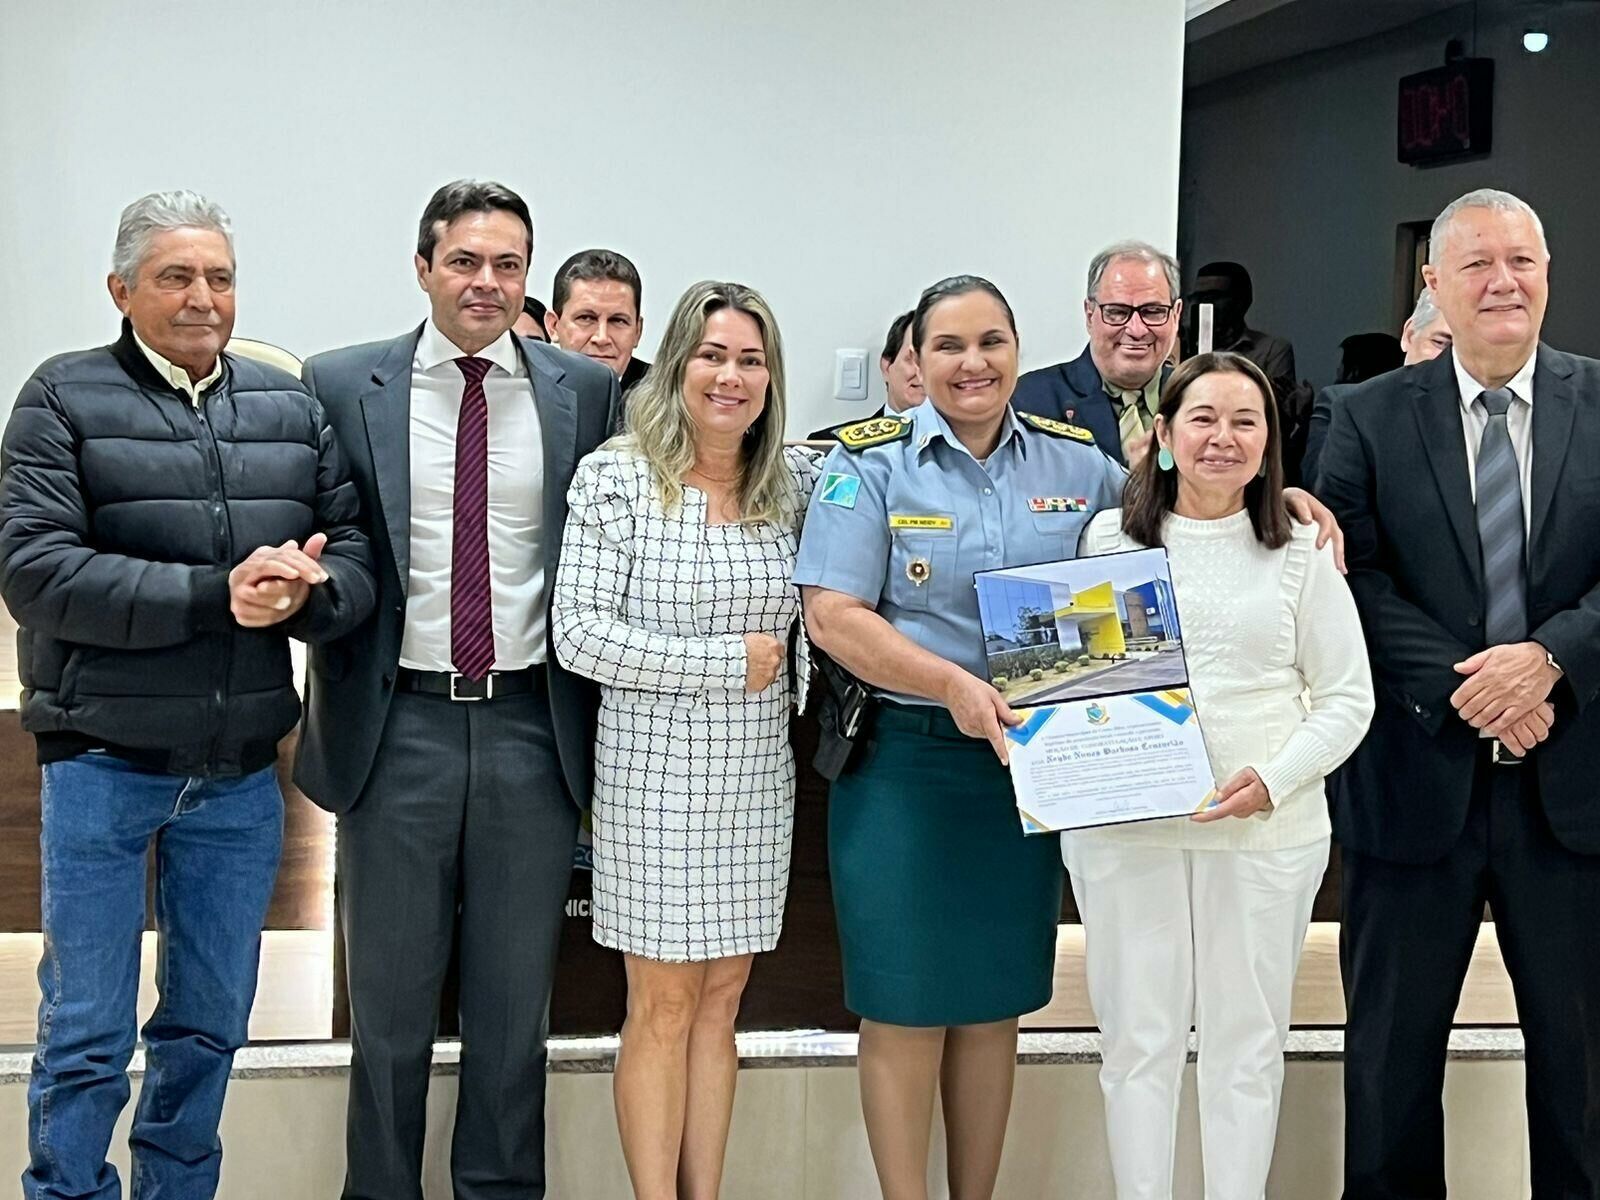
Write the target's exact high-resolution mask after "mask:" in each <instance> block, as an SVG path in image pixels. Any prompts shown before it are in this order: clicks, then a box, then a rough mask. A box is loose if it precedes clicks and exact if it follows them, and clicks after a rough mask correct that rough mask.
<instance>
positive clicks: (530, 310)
mask: <svg viewBox="0 0 1600 1200" xmlns="http://www.w3.org/2000/svg"><path fill="white" fill-rule="evenodd" d="M548 311H549V309H547V308H545V306H544V301H543V300H539V299H537V298H536V297H533V296H524V297H523V298H522V315H521V316H520V317H518V318H517V320H516V323H515V324H513V325H512V326H511V332H512V333H514V334H516V335H517V336H518V337H525V338H532V339H533V340H534V341H536V342H549V340H550V338H549V337H548V336H547V335H546V334H545V331H544V314H545V313H547V312H548Z"/></svg>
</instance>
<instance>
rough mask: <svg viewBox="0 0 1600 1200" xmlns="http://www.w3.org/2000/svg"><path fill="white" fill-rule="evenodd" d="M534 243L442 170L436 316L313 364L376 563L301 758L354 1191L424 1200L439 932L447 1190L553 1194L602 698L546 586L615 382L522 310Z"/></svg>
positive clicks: (319, 674)
mask: <svg viewBox="0 0 1600 1200" xmlns="http://www.w3.org/2000/svg"><path fill="white" fill-rule="evenodd" d="M532 256H533V225H532V220H531V218H530V217H529V215H528V206H527V205H526V204H524V203H523V201H522V199H521V197H519V196H518V195H517V194H516V193H515V192H513V191H511V190H510V189H509V188H506V187H503V186H502V185H500V184H497V183H481V182H476V181H472V180H461V181H458V182H456V183H451V184H446V185H445V186H444V187H442V188H440V189H439V190H438V191H437V192H436V193H434V196H433V198H432V199H431V200H430V201H429V202H428V206H427V208H426V209H425V210H424V212H423V214H422V222H421V227H420V229H419V232H418V237H417V253H416V259H415V265H416V272H417V282H418V284H419V285H420V286H421V288H422V290H423V291H424V292H425V293H426V294H427V296H428V300H429V303H430V306H431V308H432V312H431V315H430V316H429V319H428V320H427V321H425V322H423V324H422V325H421V326H420V327H419V328H417V329H413V330H410V331H408V332H406V333H404V334H401V335H400V336H399V337H397V338H393V339H391V340H389V341H384V342H373V343H370V344H368V345H365V346H353V347H350V348H348V349H344V350H334V351H331V352H330V353H327V354H320V355H317V356H316V357H314V358H312V359H311V360H310V361H308V362H307V363H306V365H305V381H306V383H307V384H308V385H309V386H310V388H311V390H312V392H313V393H314V394H315V395H316V397H317V398H318V399H319V400H320V401H321V402H322V404H323V406H324V407H325V408H326V409H327V412H328V418H329V421H330V422H331V423H332V425H333V428H334V430H335V432H336V433H337V434H338V436H339V440H340V442H341V443H342V444H343V446H344V450H345V453H346V454H347V455H348V456H349V458H350V460H351V469H352V473H353V474H354V476H355V480H356V485H357V487H358V488H359V489H360V492H361V501H362V509H363V513H364V515H365V517H366V518H367V519H368V521H369V528H370V533H371V536H372V541H373V551H374V555H375V557H376V559H377V574H378V583H379V594H378V604H377V608H376V610H375V612H374V615H373V617H372V619H371V620H369V621H367V622H366V623H365V624H363V625H362V626H360V627H359V628H358V629H357V630H356V631H355V632H354V633H352V634H350V635H349V636H348V637H345V638H343V639H341V640H340V641H338V642H336V643H334V644H332V645H329V646H327V647H325V648H324V649H323V650H322V651H321V652H319V653H317V654H315V655H313V656H312V659H311V664H310V671H309V673H308V680H307V686H308V691H307V699H306V720H305V726H304V729H303V731H302V734H301V739H300V755H299V760H298V762H297V763H296V764H295V779H296V782H298V783H299V785H300V787H301V788H302V789H303V790H304V791H305V793H306V794H307V795H308V796H310V797H311V798H312V799H313V800H315V801H316V802H317V803H318V804H320V805H321V806H322V807H323V808H326V809H328V810H329V811H331V812H334V813H337V814H338V816H339V838H338V882H339V886H338V899H339V915H340V920H341V923H342V925H343V929H344V937H345V946H346V955H345V963H346V970H347V973H348V978H349V988H350V1018H351V1066H350V1102H349V1116H348V1125H347V1130H346V1157H347V1163H348V1166H347V1173H346V1175H345V1185H344V1198H345V1200H422V1185H421V1173H422V1147H423V1134H424V1131H425V1128H426V1124H427V1121H426V1116H427V1111H426V1110H427V1095H428V1081H429V1073H430V1068H431V1066H432V1050H433V1038H434V1032H435V1030H436V1028H437V1025H438V1013H439V995H440V989H441V985H442V983H443V981H444V976H445V971H446V968H447V966H448V964H449V961H450V953H451V949H452V945H455V946H456V948H457V949H458V950H459V953H460V961H461V990H460V1015H461V1074H460V1085H459V1098H458V1101H457V1104H456V1120H455V1136H454V1141H453V1145H452V1148H451V1165H450V1169H451V1176H452V1181H453V1194H454V1197H455V1200H505V1198H508V1197H517V1198H518V1200H536V1198H539V1197H543V1196H544V1194H545V1170H544V1086H545V1051H544V1043H545V1033H546V1029H547V1019H546V1007H547V1005H548V1001H549V998H550V983H551V977H552V975H553V973H554V970H555V961H556V946H557V943H558V940H559V933H560V927H561V919H562V915H563V909H564V905H565V900H566V895H567V885H568V881H569V879H570V876H571V872H572V849H573V843H574V841H575V840H576V837H577V830H578V815H579V812H580V810H581V809H582V808H583V807H585V806H586V805H587V804H588V801H589V782H590V772H591V753H592V750H591V748H592V746H593V744H594V717H595V712H596V709H597V707H598V695H597V693H596V689H595V687H594V685H593V684H591V683H589V682H588V681H587V680H584V679H580V678H578V677H576V676H573V675H569V674H568V673H567V672H566V671H564V670H562V669H561V666H560V664H559V663H557V661H556V659H555V656H554V655H553V654H552V653H551V652H550V642H549V628H548V619H547V614H548V611H549V590H550V587H551V584H552V582H553V581H554V579H555V575H556V566H557V560H558V557H559V555H560V551H561V535H562V530H563V527H564V526H565V524H566V515H567V506H566V495H567V485H568V483H570V482H571V479H572V471H573V468H574V467H575V466H576V465H577V462H578V460H579V459H580V458H582V457H583V456H584V455H585V454H587V453H588V452H589V451H590V450H592V449H594V448H595V447H596V446H597V445H599V444H600V442H602V441H603V440H605V438H606V436H607V433H608V432H609V430H610V428H611V412H612V409H613V407H614V406H615V404H616V400H617V381H616V377H615V376H614V375H612V374H611V373H610V372H609V371H606V370H603V369H602V368H601V367H600V366H599V365H598V364H596V363H591V362H589V361H588V360H586V359H584V358H581V357H578V356H576V355H571V354H564V353H562V352H561V351H559V350H556V349H553V348H551V347H550V346H547V345H545V344H544V343H542V342H536V341H534V340H532V339H531V338H524V337H517V336H515V335H514V334H512V333H511V326H512V323H513V321H515V319H516V317H517V315H518V314H519V313H521V312H522V302H523V297H524V295H525V289H526V284H527V274H528V263H529V261H530V260H531V259H532ZM458 911H459V920H458V917H457V913H458Z"/></svg>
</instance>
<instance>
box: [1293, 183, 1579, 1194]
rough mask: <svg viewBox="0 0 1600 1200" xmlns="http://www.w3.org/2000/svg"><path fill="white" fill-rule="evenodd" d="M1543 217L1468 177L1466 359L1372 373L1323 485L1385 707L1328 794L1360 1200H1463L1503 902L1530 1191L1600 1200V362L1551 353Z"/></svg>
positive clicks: (1459, 222)
mask: <svg viewBox="0 0 1600 1200" xmlns="http://www.w3.org/2000/svg"><path fill="white" fill-rule="evenodd" d="M1548 266H1549V254H1548V252H1547V250H1546V248H1545V241H1544V232H1543V230H1542V228H1541V227H1540V225H1539V222H1538V218H1537V217H1536V216H1535V215H1534V213H1533V211H1532V210H1531V209H1529V208H1528V206H1527V205H1526V204H1524V203H1523V202H1522V201H1520V200H1518V199H1516V198H1515V197H1514V196H1510V195H1508V194H1507V193H1504V192H1493V191H1482V192H1473V193H1469V194H1468V195H1466V196H1464V197H1462V198H1461V199H1460V200H1457V201H1455V202H1454V203H1452V204H1451V205H1450V206H1448V207H1447V208H1446V209H1445V210H1444V212H1442V213H1441V214H1440V216H1439V219H1438V221H1436V222H1435V223H1434V227H1433V234H1432V241H1431V243H1430V251H1429V264H1428V266H1427V267H1426V268H1424V275H1425V277H1426V279H1427V282H1428V285H1429V287H1430V288H1431V289H1432V290H1433V295H1434V298H1435V300H1436V302H1437V303H1438V305H1439V308H1440V309H1441V310H1442V311H1443V313H1444V315H1445V319H1446V320H1447V321H1449V323H1450V328H1451V330H1452V332H1453V333H1454V335H1455V346H1454V352H1453V353H1451V354H1443V355H1440V356H1439V357H1438V358H1436V359H1434V360H1433V361H1432V362H1429V363H1423V364H1421V365H1419V366H1415V367H1410V368H1407V369H1405V370H1402V371H1395V372H1391V373H1390V374H1388V375H1384V376H1382V377H1380V378H1378V379H1374V380H1372V381H1370V382H1368V383H1366V384H1363V385H1361V386H1360V387H1359V388H1358V389H1357V390H1356V391H1355V392H1353V393H1352V394H1351V395H1350V396H1349V397H1348V398H1347V399H1346V401H1345V402H1344V403H1343V404H1342V405H1340V406H1338V407H1337V408H1336V409H1335V411H1334V415H1333V425H1332V428H1331V430H1330V432H1329V435H1328V444H1327V448H1326V450H1325V451H1324V452H1323V459H1322V479H1321V481H1322V491H1323V496H1324V497H1325V499H1326V500H1327V502H1328V504H1329V506H1330V507H1331V508H1332V509H1333V511H1334V513H1335V514H1336V515H1337V516H1338V518H1339V522H1340V524H1341V525H1342V526H1343V527H1344V530H1345V536H1346V539H1347V542H1346V554H1347V556H1348V559H1349V563H1350V568H1351V570H1350V586H1351V590H1352V591H1353V592H1354V593H1355V597H1356V602H1357V604H1358V606H1359V607H1360V609H1361V615H1362V623H1363V625H1364V627H1365V630H1366V636H1367V642H1368V649H1369V651H1370V654H1371V657H1372V670H1373V676H1374V678H1375V679H1376V680H1377V681H1378V684H1379V686H1378V713H1377V716H1376V719H1375V720H1374V721H1373V723H1372V729H1371V732H1370V733H1369V734H1368V735H1367V738H1366V740H1365V741H1364V742H1363V744H1362V746H1361V748H1360V749H1359V750H1358V751H1357V752H1356V754H1355V756H1354V757H1352V758H1351V759H1350V761H1349V762H1348V763H1346V764H1345V768H1344V770H1343V771H1342V772H1340V774H1339V776H1338V779H1337V782H1336V785H1335V788H1334V816H1333V819H1334V833H1335V836H1336V837H1337V838H1338V839H1339V841H1340V844H1341V846H1342V850H1343V876H1344V878H1343V887H1344V895H1343V902H1344V927H1343V936H1342V941H1341V945H1340V958H1341V964H1342V967H1343V973H1344V986H1345V999H1346V1004H1347V1007H1348V1009H1349V1017H1348V1021H1347V1024H1346V1033H1345V1110H1346V1131H1345V1192H1344V1195H1345V1197H1346V1200H1380V1198H1381V1200H1396V1198H1402V1197H1403V1198H1413V1197H1415V1198H1419V1200H1420V1198H1421V1197H1442V1196H1443V1195H1444V1194H1445V1178H1444V1120H1443V1110H1442V1105H1441V1099H1440V1092H1441V1088H1442V1086H1443V1083H1444V1068H1445V1057H1446V1048H1447V1043H1448V1038H1449V1034H1450V1024H1451V1018H1452V1015H1453V1013H1454V1011H1455V1007H1456V1004H1457V1000H1458V998H1459V993H1460V989H1461V983H1462V980H1463V978H1464V977H1465V974H1466V970H1467V966H1468V963H1469V961H1470V959H1471V957H1472V951H1473V945H1474V941H1475V939H1476V936H1477V934H1478V930H1479V925H1480V921H1481V918H1482V914H1483V907H1484V903H1485V901H1487V902H1488V904H1489V906H1490V908H1491V909H1492V910H1493V913H1494V918H1495V931H1496V934H1497V935H1498V939H1499V944H1500V948H1501V951H1502V953H1503V955H1504V958H1505V963H1506V967H1507V969H1508V970H1509V972H1510V974H1511V980H1512V984H1513V986H1514V988H1515V990H1516V998H1517V1012H1518V1016H1519V1017H1520V1019H1521V1023H1522V1029H1523V1034H1524V1037H1525V1039H1526V1045H1527V1105H1528V1126H1529V1135H1530V1144H1531V1149H1532V1182H1533V1195H1534V1197H1536V1198H1537V1200H1546V1198H1555V1197H1561V1198H1572V1200H1577V1198H1579V1197H1582V1198H1585V1200H1594V1198H1595V1197H1600V937H1597V936H1596V934H1595V923H1596V920H1597V914H1600V793H1597V791H1596V783H1595V778H1596V773H1597V771H1600V704H1597V703H1596V700H1597V698H1600V537H1596V536H1595V530H1596V528H1600V362H1596V361H1595V360H1593V359H1586V358H1579V357H1577V356H1575V355H1570V354H1563V353H1561V352H1560V351H1557V350H1552V349H1551V348H1550V347H1548V346H1544V345H1541V344H1540V343H1539V329H1540V325H1541V322H1542V320H1543V316H1544V310H1545V301H1546V296H1547V273H1548Z"/></svg>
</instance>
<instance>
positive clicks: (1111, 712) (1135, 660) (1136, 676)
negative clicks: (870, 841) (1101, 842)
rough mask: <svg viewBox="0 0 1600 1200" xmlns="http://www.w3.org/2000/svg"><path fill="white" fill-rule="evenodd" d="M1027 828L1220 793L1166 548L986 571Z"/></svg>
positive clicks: (1095, 819)
mask: <svg viewBox="0 0 1600 1200" xmlns="http://www.w3.org/2000/svg"><path fill="white" fill-rule="evenodd" d="M976 578H977V587H978V607H979V611H980V613H981V614H982V617H983V629H984V638H985V646H986V652H987V657H988V663H989V672H990V678H991V681H992V682H993V684H994V686H995V688H996V689H997V690H999V692H1000V693H1001V695H1002V696H1004V697H1005V699H1006V701H1007V702H1008V703H1009V704H1011V705H1012V706H1013V707H1014V708H1016V709H1018V710H1019V711H1021V712H1023V715H1024V719H1023V721H1022V723H1021V724H1020V725H1018V726H1016V727H1014V728H1011V729H1008V730H1006V740H1007V742H1008V744H1009V745H1008V749H1009V752H1010V753H1009V758H1010V770H1011V781H1012V786H1013V788H1014V789H1015V791H1016V796H1017V809H1018V812H1019V813H1020V814H1021V817H1022V824H1023V828H1024V830H1025V831H1027V832H1029V833H1041V832H1049V831H1052V830H1058V829H1081V828H1086V827H1089V826H1094V825H1108V824H1113V823H1117V822H1125V821H1142V820H1149V819H1152V818H1157V817H1173V816H1186V815H1189V814H1191V813H1195V812H1199V811H1202V810H1203V809H1204V808H1205V807H1206V806H1207V805H1209V804H1211V803H1212V802H1213V800H1214V798H1215V794H1216V793H1215V787H1214V775H1213V773H1212V770H1211V764H1210V761H1209V760H1208V759H1207V757H1206V748H1205V742H1204V740H1203V739H1202V737H1201V733H1200V721H1199V718H1198V716H1197V715H1196V713H1195V709H1194V702H1193V699H1192V697H1191V696H1190V693H1189V690H1188V683H1189V677H1188V670H1187V668H1186V666H1185V665H1184V660H1183V641H1182V633H1181V629H1180V626H1179V623H1178V610H1177V605H1176V603H1175V601H1174V599H1173V595H1172V579H1171V573H1170V570H1169V569H1168V566H1167V556H1166V551H1165V550H1161V549H1151V550H1135V551H1129V552H1127V553H1123V554H1109V555H1102V556H1098V557H1093V558H1081V559H1071V560H1066V561H1063V562H1054V563H1040V564H1037V565H1035V566H1029V567H1011V568H1006V569H1004V570H998V571H984V572H979V573H978V575H977V577H976Z"/></svg>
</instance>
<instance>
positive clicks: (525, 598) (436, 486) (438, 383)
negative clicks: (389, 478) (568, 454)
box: [400, 321, 545, 671]
mask: <svg viewBox="0 0 1600 1200" xmlns="http://www.w3.org/2000/svg"><path fill="white" fill-rule="evenodd" d="M464 357H467V356H466V355H465V354H463V353H462V351H461V350H460V349H459V348H458V347H457V346H455V345H454V344H452V343H451V341H450V339H448V338H447V337H445V336H444V334H442V333H440V332H439V330H438V328H437V327H436V326H435V325H434V323H433V322H432V321H429V322H428V323H427V324H426V325H425V326H423V329H422V337H421V339H420V340H419V341H418V342H417V353H416V357H415V358H414V359H413V360H412V363H411V431H410V438H411V572H410V577H409V579H408V581H407V585H406V624H405V635H404V637H403V638H402V640H401V643H400V665H401V666H403V667H412V668H414V669H416V670H421V671H450V670H454V667H453V666H452V665H451V662H450V552H451V548H452V545H453V543H454V540H455V538H454V533H455V526H454V516H455V513H454V499H455V477H456V424H457V421H458V420H459V418H460V415H461V396H462V393H463V392H464V391H466V379H465V378H464V377H463V376H462V374H461V368H460V367H458V366H457V365H456V362H455V360H456V359H458V358H464ZM474 357H477V358H486V359H488V360H489V362H490V363H492V364H493V365H492V366H491V367H490V368H489V373H488V375H487V376H485V378H484V381H483V392H484V399H485V400H486V401H487V403H488V407H489V582H490V589H491V593H492V596H493V604H494V669H495V670H496V671H515V670H518V669H520V668H522V667H526V666H529V665H531V664H533V663H542V662H544V661H545V578H544V530H543V525H544V443H543V440H542V438H541V437H540V431H539V410H538V407H537V406H536V405H535V404H534V399H533V384H532V383H531V382H530V381H529V379H528V372H527V369H526V367H525V366H524V365H523V362H522V355H521V354H519V353H518V352H517V348H516V346H515V345H514V344H513V343H512V340H511V335H510V334H509V333H503V334H501V335H500V337H499V338H498V339H497V340H496V341H494V342H493V343H491V344H490V345H488V346H485V347H484V348H483V349H482V350H480V351H478V353H477V354H476V355H475V356H474Z"/></svg>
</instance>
